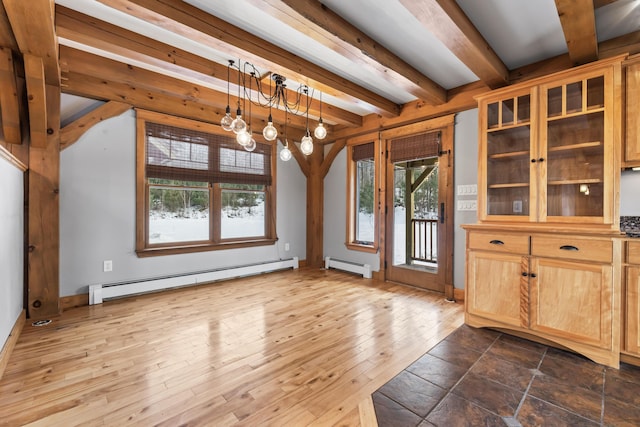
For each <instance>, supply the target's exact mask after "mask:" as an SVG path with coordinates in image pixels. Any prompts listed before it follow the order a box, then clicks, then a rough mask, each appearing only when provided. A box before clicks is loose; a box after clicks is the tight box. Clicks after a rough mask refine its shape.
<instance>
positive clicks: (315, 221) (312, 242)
mask: <svg viewBox="0 0 640 427" xmlns="http://www.w3.org/2000/svg"><path fill="white" fill-rule="evenodd" d="M322 148H323V147H322V145H320V144H315V147H314V150H313V153H311V155H310V156H309V157H310V162H309V166H310V167H309V175H308V176H307V265H308V266H309V267H318V268H319V267H322V265H323V264H322V254H323V250H324V248H323V216H324V179H323V176H322V158H323V150H322Z"/></svg>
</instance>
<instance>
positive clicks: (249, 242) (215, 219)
mask: <svg viewBox="0 0 640 427" xmlns="http://www.w3.org/2000/svg"><path fill="white" fill-rule="evenodd" d="M135 111H136V254H137V255H138V257H149V256H159V255H172V254H182V253H193V252H206V251H215V250H222V249H234V248H246V247H253V246H265V245H272V244H274V243H275V242H276V241H277V240H278V238H277V235H276V225H275V224H276V197H275V195H276V166H277V163H276V156H275V155H274V153H275V152H276V150H275V147H274V144H273V143H269V142H266V141H265V140H264V138H262V137H261V136H258V135H257V134H256V135H254V138H255V140H256V143H258V144H264V145H270V146H271V155H270V159H269V160H270V162H271V165H270V166H271V185H265V188H264V194H265V195H264V198H265V212H264V215H265V234H264V236H260V237H246V238H231V239H230V238H227V239H221V238H220V236H221V218H220V215H219V212H220V210H221V205H222V188H221V185H220V183H209V184H208V186H207V188H208V189H209V239H208V240H207V241H187V242H169V243H154V244H150V243H149V188H150V186H153V185H155V184H149V181H148V179H147V178H146V158H147V155H146V154H147V152H146V132H145V127H146V123H147V122H153V123H161V124H166V125H169V126H174V127H178V128H183V129H187V130H192V131H199V132H206V133H210V134H215V135H221V136H225V137H229V133H228V132H226V131H224V130H223V129H221V128H220V126H217V125H214V124H211V123H205V122H199V121H196V120H191V119H185V118H182V117H176V116H171V115H168V114H163V113H156V112H152V111H147V110H140V109H136V110H135Z"/></svg>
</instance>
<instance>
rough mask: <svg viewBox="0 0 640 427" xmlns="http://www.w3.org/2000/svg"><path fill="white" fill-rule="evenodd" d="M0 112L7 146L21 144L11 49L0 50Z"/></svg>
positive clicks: (16, 86)
mask: <svg viewBox="0 0 640 427" xmlns="http://www.w3.org/2000/svg"><path fill="white" fill-rule="evenodd" d="M0 110H1V111H2V130H3V132H4V140H5V142H6V143H8V144H20V143H22V134H21V132H20V104H19V102H18V85H17V83H16V73H15V66H14V63H13V54H12V53H11V49H9V48H6V47H5V48H2V49H0Z"/></svg>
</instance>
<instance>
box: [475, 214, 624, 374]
mask: <svg viewBox="0 0 640 427" xmlns="http://www.w3.org/2000/svg"><path fill="white" fill-rule="evenodd" d="M466 228H467V229H468V238H467V249H468V250H467V276H466V279H467V280H466V286H465V289H466V295H465V298H466V299H465V304H466V310H465V322H466V323H467V324H469V325H471V326H475V327H483V326H489V327H497V328H504V329H507V330H511V331H514V332H519V333H523V334H526V335H527V336H529V337H531V336H535V337H538V338H541V339H543V340H547V341H550V342H553V343H556V344H559V345H561V346H564V347H567V348H569V349H572V350H574V351H576V352H579V353H582V354H584V355H585V356H587V357H589V358H591V359H593V360H595V361H597V362H599V363H603V364H606V365H609V366H615V367H617V366H618V364H619V354H620V337H619V327H620V319H619V316H620V286H619V283H618V281H619V277H618V275H617V274H616V271H617V270H616V267H615V261H616V260H619V258H617V257H616V256H615V254H616V251H617V250H618V249H617V246H618V244H617V243H616V240H615V239H614V238H609V237H594V236H588V235H585V236H580V235H569V234H560V235H558V234H547V233H539V232H536V231H535V230H526V231H525V230H523V231H521V232H506V231H504V230H503V229H501V227H499V226H482V225H478V226H466ZM523 241H525V242H526V244H524V245H523V244H522V242H523ZM616 278H617V279H618V281H617V280H616Z"/></svg>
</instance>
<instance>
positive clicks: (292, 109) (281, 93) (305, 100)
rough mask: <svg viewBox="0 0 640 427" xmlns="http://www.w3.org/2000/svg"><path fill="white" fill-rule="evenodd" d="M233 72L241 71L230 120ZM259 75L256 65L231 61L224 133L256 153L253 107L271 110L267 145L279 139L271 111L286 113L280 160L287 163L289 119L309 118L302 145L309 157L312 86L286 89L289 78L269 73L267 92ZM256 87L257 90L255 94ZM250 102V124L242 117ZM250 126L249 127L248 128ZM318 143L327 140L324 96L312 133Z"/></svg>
mask: <svg viewBox="0 0 640 427" xmlns="http://www.w3.org/2000/svg"><path fill="white" fill-rule="evenodd" d="M231 68H233V69H236V70H238V106H237V109H236V116H235V117H231V105H230V90H229V88H230V85H231V82H230V70H231ZM259 76H260V74H259V73H258V70H257V69H256V67H255V66H254V65H253V64H250V63H248V62H245V63H244V64H242V62H241V61H240V60H239V61H238V64H236V62H235V61H234V60H229V65H228V66H227V108H226V114H225V116H224V117H223V118H222V120H221V121H220V126H221V127H222V129H224V130H226V131H229V132H233V133H235V134H236V142H237V143H238V144H240V145H241V146H243V147H244V149H245V150H247V151H253V150H255V148H256V141H255V140H254V139H253V135H252V133H251V106H252V105H256V106H259V107H263V108H269V119H268V120H267V125H266V126H265V127H264V129H263V130H262V136H264V139H266V140H267V141H273V140H274V139H276V138H277V136H278V130H277V129H276V128H275V126H274V125H273V117H272V115H271V111H272V109H273V108H276V109H279V110H284V112H285V123H284V134H285V135H284V136H285V143H284V147H283V149H282V150H281V151H280V159H282V160H283V161H288V160H289V159H291V151H290V150H289V141H287V138H286V134H287V115H288V114H294V115H300V116H305V115H306V119H307V120H306V127H307V129H306V132H305V135H304V136H303V137H302V139H301V141H300V151H302V153H303V154H304V155H306V156H308V155H309V154H311V153H312V152H313V138H311V132H310V131H309V106H310V102H311V100H312V99H313V91H312V92H311V94H309V91H310V89H309V86H307V85H305V84H302V85H300V86H299V87H298V89H297V90H295V91H292V90H289V89H287V85H286V83H285V82H286V80H287V79H286V78H285V77H283V76H281V75H280V74H275V73H269V87H268V88H265V87H264V85H263V82H262V79H261V78H260V77H259ZM254 84H255V90H254ZM247 101H248V102H249V111H248V116H246V117H248V121H245V120H244V119H243V118H242V117H243V116H242V111H243V110H244V111H245V112H246V111H247V108H246V106H247ZM247 123H248V124H247ZM313 134H314V136H315V137H316V138H317V139H323V138H324V137H326V136H327V128H325V127H324V123H323V122H322V94H320V117H319V120H318V126H317V127H316V128H315V130H314V132H313Z"/></svg>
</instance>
